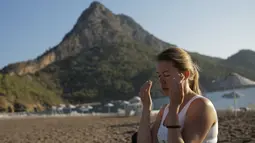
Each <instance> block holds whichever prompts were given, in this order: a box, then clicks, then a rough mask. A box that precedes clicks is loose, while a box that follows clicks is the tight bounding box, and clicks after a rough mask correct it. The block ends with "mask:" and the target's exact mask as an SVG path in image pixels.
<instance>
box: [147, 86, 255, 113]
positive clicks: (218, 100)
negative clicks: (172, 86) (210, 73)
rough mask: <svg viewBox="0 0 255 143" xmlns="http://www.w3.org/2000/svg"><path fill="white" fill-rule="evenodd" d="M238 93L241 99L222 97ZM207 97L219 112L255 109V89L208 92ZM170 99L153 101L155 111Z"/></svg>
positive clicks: (163, 98)
mask: <svg viewBox="0 0 255 143" xmlns="http://www.w3.org/2000/svg"><path fill="white" fill-rule="evenodd" d="M233 91H234V92H237V93H239V94H241V95H243V96H240V97H239V98H235V99H234V98H224V97H222V95H224V94H227V93H230V92H233ZM205 96H206V97H207V98H208V99H210V100H211V101H212V103H213V105H214V106H215V108H216V109H217V110H227V109H238V108H242V107H248V108H255V87H250V88H244V89H232V90H224V91H218V92H207V93H205ZM169 101H170V99H169V97H160V98H156V99H153V100H152V102H153V109H154V110H159V109H160V108H161V106H162V105H164V104H168V103H169Z"/></svg>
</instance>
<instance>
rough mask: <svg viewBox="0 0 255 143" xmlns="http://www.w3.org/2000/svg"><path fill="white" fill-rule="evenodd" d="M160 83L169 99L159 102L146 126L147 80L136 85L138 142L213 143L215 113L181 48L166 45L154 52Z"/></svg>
mask: <svg viewBox="0 0 255 143" xmlns="http://www.w3.org/2000/svg"><path fill="white" fill-rule="evenodd" d="M157 74H158V78H159V81H160V86H161V88H162V90H163V93H164V95H165V96H169V98H170V103H169V104H168V105H165V106H163V107H162V108H161V109H160V111H159V113H158V115H157V118H156V121H155V122H154V124H153V125H152V128H150V111H151V104H152V101H151V95H150V89H151V86H152V82H151V81H147V82H146V83H145V84H144V85H143V86H142V87H141V89H140V93H139V94H140V97H141V100H142V103H143V112H142V117H141V120H140V125H139V130H138V134H137V142H138V143H216V142H217V136H218V120H217V113H216V110H215V108H214V106H213V104H212V103H211V102H210V100H208V99H207V98H205V97H203V96H201V92H200V89H199V74H198V71H197V67H196V66H194V64H193V62H192V59H191V57H190V55H189V54H188V53H187V52H186V51H184V50H183V49H181V48H169V49H167V50H165V51H163V52H162V53H160V54H159V55H158V56H157Z"/></svg>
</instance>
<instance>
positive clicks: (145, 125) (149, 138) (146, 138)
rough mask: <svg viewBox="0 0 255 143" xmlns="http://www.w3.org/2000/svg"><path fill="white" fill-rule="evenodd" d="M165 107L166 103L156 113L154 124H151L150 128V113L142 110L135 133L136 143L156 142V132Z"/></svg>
mask: <svg viewBox="0 0 255 143" xmlns="http://www.w3.org/2000/svg"><path fill="white" fill-rule="evenodd" d="M165 107H166V105H164V106H163V107H162V108H161V109H160V110H159V113H158V114H157V117H156V120H155V122H154V124H153V125H152V128H150V115H148V111H147V113H146V112H145V113H144V112H143V114H142V117H141V120H140V124H139V129H138V135H137V142H138V143H158V139H157V133H158V129H159V126H160V123H161V119H162V116H163V113H164V109H165ZM149 112H150V111H149Z"/></svg>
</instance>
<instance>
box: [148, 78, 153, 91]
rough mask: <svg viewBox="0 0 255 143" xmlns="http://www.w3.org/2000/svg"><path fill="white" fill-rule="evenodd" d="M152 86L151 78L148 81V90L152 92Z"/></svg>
mask: <svg viewBox="0 0 255 143" xmlns="http://www.w3.org/2000/svg"><path fill="white" fill-rule="evenodd" d="M151 87H152V81H151V80H150V81H149V82H148V92H151Z"/></svg>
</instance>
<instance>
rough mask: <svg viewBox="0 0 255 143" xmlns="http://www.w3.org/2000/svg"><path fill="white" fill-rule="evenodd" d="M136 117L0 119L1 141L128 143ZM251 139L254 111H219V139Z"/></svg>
mask: <svg viewBox="0 0 255 143" xmlns="http://www.w3.org/2000/svg"><path fill="white" fill-rule="evenodd" d="M138 122H139V118H138V117H128V118H121V117H66V118H41V119H8V120H0V129H1V131H0V140H1V141H0V142H1V143H130V142H131V135H132V134H133V133H134V132H135V131H136V130H137V129H138ZM245 142H246V143H255V112H246V113H239V114H238V117H237V118H235V117H234V116H233V114H230V113H226V112H220V113H219V143H245Z"/></svg>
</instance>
